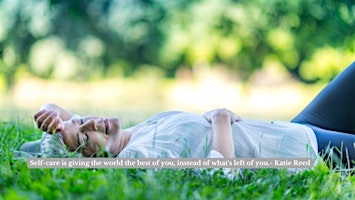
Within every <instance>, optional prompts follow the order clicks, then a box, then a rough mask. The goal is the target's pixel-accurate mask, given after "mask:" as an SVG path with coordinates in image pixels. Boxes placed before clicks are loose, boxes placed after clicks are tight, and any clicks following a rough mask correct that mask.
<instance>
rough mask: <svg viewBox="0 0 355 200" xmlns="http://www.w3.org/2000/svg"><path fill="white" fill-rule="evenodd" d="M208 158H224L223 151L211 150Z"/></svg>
mask: <svg viewBox="0 0 355 200" xmlns="http://www.w3.org/2000/svg"><path fill="white" fill-rule="evenodd" d="M207 158H224V157H223V156H222V154H221V153H219V152H218V151H216V150H213V149H212V150H211V151H210V153H209V154H208V155H207Z"/></svg>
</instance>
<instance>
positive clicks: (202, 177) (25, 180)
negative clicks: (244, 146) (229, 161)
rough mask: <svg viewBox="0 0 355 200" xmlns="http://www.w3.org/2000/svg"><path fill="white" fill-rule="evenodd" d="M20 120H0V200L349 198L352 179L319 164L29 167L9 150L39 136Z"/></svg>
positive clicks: (352, 190)
mask: <svg viewBox="0 0 355 200" xmlns="http://www.w3.org/2000/svg"><path fill="white" fill-rule="evenodd" d="M40 135H41V134H40V133H39V132H38V131H37V130H36V129H35V128H34V127H33V125H30V124H26V123H22V122H21V121H20V120H14V121H11V122H1V124H0V142H1V149H0V151H1V154H0V156H1V160H2V162H1V164H0V169H1V170H0V199H11V200H13V199H354V198H355V177H353V176H351V173H350V172H346V173H344V172H336V171H334V170H331V169H329V168H328V167H327V166H326V165H325V164H324V163H320V164H318V165H317V166H315V168H314V169H312V170H307V171H304V172H301V173H298V174H288V173H286V171H285V170H277V169H260V170H258V171H256V172H252V171H251V170H249V171H248V170H246V171H244V178H239V179H236V180H230V179H228V178H226V177H223V176H221V171H216V172H215V173H214V174H213V175H209V174H208V173H207V172H206V171H196V170H194V169H179V170H176V169H158V170H153V169H29V168H27V162H25V161H21V160H14V159H13V153H12V150H16V149H18V148H19V146H20V145H21V144H22V143H23V142H24V141H28V140H34V139H37V138H39V137H40Z"/></svg>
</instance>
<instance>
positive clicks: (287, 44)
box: [0, 0, 355, 120]
mask: <svg viewBox="0 0 355 200" xmlns="http://www.w3.org/2000/svg"><path fill="white" fill-rule="evenodd" d="M354 30H355V5H353V4H352V3H351V1H348V0H336V1H335V0H334V1H331V0H321V1H319V0H299V1H285V0H268V1H266V0H255V1H248V0H239V1H237V0H226V1H216V0H189V1H185V0H180V1H164V0H93V1H86V0H76V1H73V0H42V1H37V0H26V1H23V0H0V112H1V118H0V119H1V120H9V119H11V118H14V117H15V118H21V119H22V118H24V119H30V118H31V115H32V113H33V112H35V111H36V110H37V109H39V107H40V106H41V105H42V104H44V103H46V102H53V103H57V104H59V105H62V106H64V107H66V108H69V109H71V110H73V111H75V112H78V113H79V114H82V115H85V114H94V115H117V116H120V115H124V116H133V117H135V118H140V119H144V118H145V117H147V116H149V115H151V114H153V113H155V112H160V111H165V110H186V111H191V112H203V111H207V110H210V109H213V108H216V107H226V108H230V109H231V110H233V111H235V112H236V113H238V114H240V115H241V116H242V117H246V118H256V119H270V120H277V119H282V120H289V119H291V118H292V116H294V115H295V114H297V113H298V112H299V111H300V110H301V109H302V108H303V107H304V106H305V105H307V103H309V101H310V100H311V99H312V98H313V97H314V96H315V95H316V94H317V92H319V90H321V88H322V87H323V86H324V85H325V84H326V83H328V82H329V81H330V80H331V79H332V78H334V76H335V75H336V74H337V73H339V72H340V71H341V70H343V69H344V68H345V67H346V66H347V65H349V64H350V63H351V62H352V61H353V60H354V58H355V31H354ZM124 113H131V114H130V115H126V114H124Z"/></svg>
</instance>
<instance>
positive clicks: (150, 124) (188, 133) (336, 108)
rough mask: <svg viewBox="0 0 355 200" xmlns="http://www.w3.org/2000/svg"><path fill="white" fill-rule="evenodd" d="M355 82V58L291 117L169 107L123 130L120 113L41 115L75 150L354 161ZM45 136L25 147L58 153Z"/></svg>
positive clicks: (48, 129) (49, 107) (49, 110)
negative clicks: (267, 119) (319, 157)
mask: <svg viewBox="0 0 355 200" xmlns="http://www.w3.org/2000/svg"><path fill="white" fill-rule="evenodd" d="M354 86H355V63H352V64H351V65H350V66H349V67H348V68H347V69H345V70H344V71H343V72H342V73H341V74H339V75H338V76H337V77H336V78H335V79H334V80H333V81H332V82H331V83H330V84H329V85H327V86H326V87H325V88H324V89H323V90H322V91H321V92H320V94H319V95H317V96H316V98H315V99H314V100H313V101H312V102H311V103H310V104H309V105H308V106H307V107H306V108H305V109H304V110H303V111H302V112H301V113H300V114H299V115H298V116H297V117H295V118H294V119H293V120H292V121H291V122H264V121H256V120H247V119H241V118H240V117H238V116H237V115H236V114H234V113H233V112H231V111H229V110H227V109H215V110H212V111H209V112H206V113H205V114H203V115H199V114H193V113H188V112H180V111H170V112H164V113H160V114H157V115H155V116H153V117H152V118H150V119H148V120H146V121H144V122H142V123H139V124H137V125H135V126H132V127H130V128H127V129H121V125H120V122H119V120H118V119H117V118H109V119H107V118H99V117H81V116H78V115H76V114H73V113H71V112H70V111H68V110H66V109H64V108H61V107H59V106H57V105H55V104H45V105H44V106H43V107H42V108H41V109H40V110H39V111H38V112H37V113H35V115H34V118H35V121H36V124H37V125H38V128H40V129H41V130H43V131H45V134H44V136H43V137H44V138H46V137H50V136H52V135H51V134H54V135H55V137H58V138H62V143H64V144H65V145H66V147H67V149H68V150H69V151H78V152H81V153H82V154H83V155H84V156H87V157H93V156H108V155H110V156H114V157H119V158H127V157H138V158H140V157H145V158H158V157H159V158H161V157H165V158H184V157H188V158H208V157H217V158H222V157H224V158H233V157H237V158H312V159H315V158H316V157H317V155H318V154H322V155H324V154H325V153H328V154H329V153H331V154H336V155H338V156H339V157H340V159H341V161H342V162H343V164H345V165H348V167H350V166H352V162H351V160H354V159H355V148H354V142H355V135H354V134H355V104H354V102H355V89H354ZM41 141H42V142H41ZM41 141H35V142H29V143H25V144H24V145H23V146H22V147H21V150H22V151H27V152H31V151H32V152H33V151H34V150H35V149H39V150H40V151H43V152H42V153H43V154H44V156H47V157H48V156H53V157H55V156H57V155H53V152H55V151H53V150H52V151H48V152H49V153H50V154H49V155H45V154H48V152H47V151H45V149H41V147H48V146H51V145H50V144H48V143H47V142H45V141H46V140H44V139H43V138H42V140H41ZM41 143H42V144H41ZM335 150H336V151H335ZM102 152H103V153H102ZM344 152H346V154H345V153H344ZM54 154H55V153H54Z"/></svg>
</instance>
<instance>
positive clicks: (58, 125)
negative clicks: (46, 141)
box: [34, 110, 64, 133]
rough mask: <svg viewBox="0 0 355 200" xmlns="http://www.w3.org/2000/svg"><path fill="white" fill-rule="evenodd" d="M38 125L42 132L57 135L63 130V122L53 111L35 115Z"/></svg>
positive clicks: (39, 112)
mask: <svg viewBox="0 0 355 200" xmlns="http://www.w3.org/2000/svg"><path fill="white" fill-rule="evenodd" d="M34 120H35V122H36V125H37V127H38V128H39V129H41V130H42V131H46V132H48V133H55V132H56V131H61V130H62V129H63V127H64V126H63V120H62V119H61V118H60V117H59V115H58V113H57V112H55V111H51V110H40V111H38V112H36V113H35V114H34Z"/></svg>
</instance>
